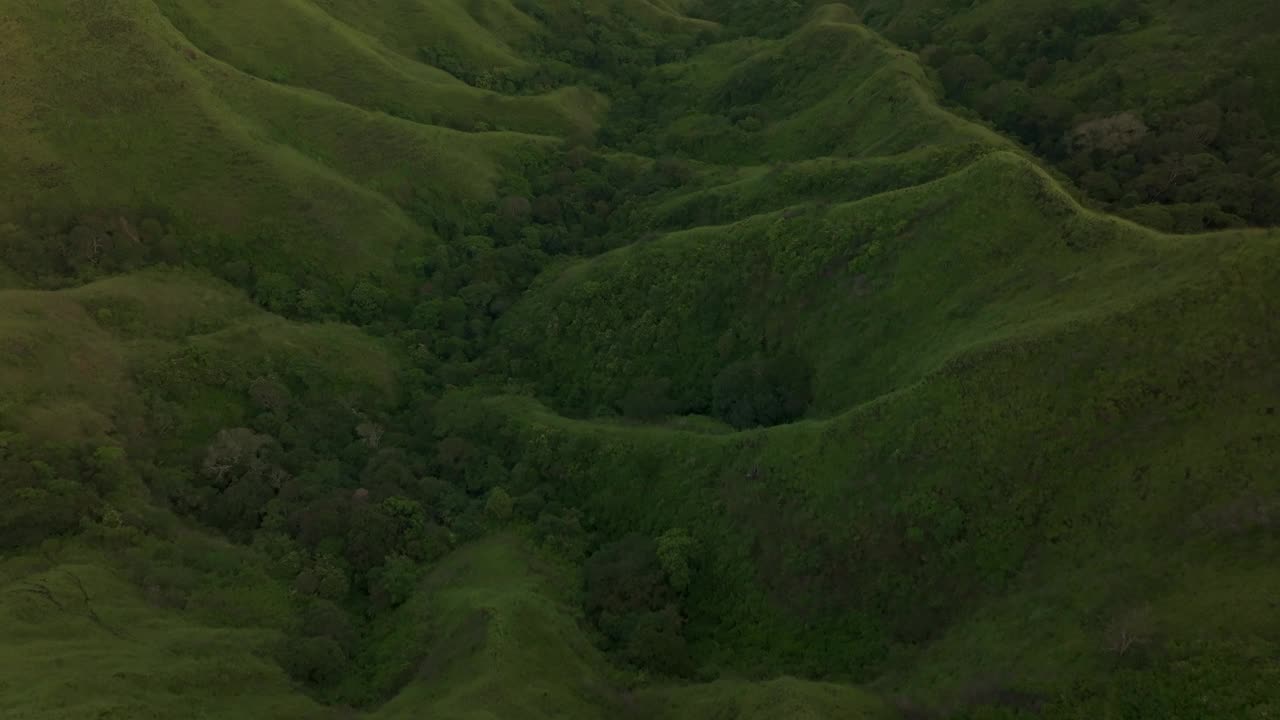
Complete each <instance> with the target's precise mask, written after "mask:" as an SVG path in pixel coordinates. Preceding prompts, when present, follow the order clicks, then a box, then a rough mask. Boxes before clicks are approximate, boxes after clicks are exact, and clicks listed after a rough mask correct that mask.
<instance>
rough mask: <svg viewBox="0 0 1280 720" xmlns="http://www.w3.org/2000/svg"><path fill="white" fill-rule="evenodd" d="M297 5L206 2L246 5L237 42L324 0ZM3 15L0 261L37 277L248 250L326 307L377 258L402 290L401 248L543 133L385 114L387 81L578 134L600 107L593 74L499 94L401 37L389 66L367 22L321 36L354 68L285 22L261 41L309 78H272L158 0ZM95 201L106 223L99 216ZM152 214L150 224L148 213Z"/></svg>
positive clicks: (414, 251)
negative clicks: (537, 90) (448, 70)
mask: <svg viewBox="0 0 1280 720" xmlns="http://www.w3.org/2000/svg"><path fill="white" fill-rule="evenodd" d="M304 6H305V7H310V6H308V5H306V4H302V3H299V4H296V7H295V6H293V5H291V6H287V7H286V6H281V7H275V8H274V9H273V10H271V11H270V12H267V10H266V7H265V6H262V7H261V8H259V9H258V12H261V13H263V14H264V15H265V17H256V16H254V15H252V14H251V13H239V14H237V13H235V12H232V11H234V10H235V8H225V10H226V11H227V12H219V13H215V19H229V18H237V19H238V20H239V21H243V27H241V28H240V30H241V31H243V33H244V34H243V35H242V36H241V37H242V39H243V40H244V41H245V42H244V44H243V47H245V48H248V49H254V48H256V46H255V45H253V44H252V43H249V42H248V40H247V38H248V34H249V33H251V32H257V31H263V32H272V28H273V27H274V28H276V29H281V26H275V25H272V24H271V22H273V21H274V22H277V23H283V24H284V25H286V26H287V27H288V28H290V29H292V30H293V31H297V32H301V31H303V30H305V29H306V28H308V27H310V26H308V25H307V24H306V22H308V20H307V18H312V19H313V20H314V18H313V17H312V15H310V14H308V12H312V11H314V9H312V11H308V12H304ZM184 7H187V8H192V7H195V5H194V4H191V3H188V4H187V5H184ZM255 7H258V6H256V5H255ZM288 8H294V9H293V10H288ZM6 23H7V25H8V31H7V33H6V37H9V38H11V41H8V42H6V43H5V46H4V50H3V51H0V52H3V53H4V56H3V58H0V60H2V61H3V65H4V67H5V71H4V72H5V73H6V75H7V78H6V82H5V83H4V87H5V91H4V92H5V98H4V99H5V102H4V108H5V109H4V111H3V112H4V120H3V121H2V124H3V128H4V132H5V133H6V138H7V140H9V141H8V142H6V143H5V152H4V155H3V156H0V163H2V164H0V171H2V172H3V174H4V176H5V177H6V178H7V180H6V182H5V186H4V195H3V196H4V203H3V205H0V213H3V216H4V218H5V223H4V225H3V226H0V227H3V228H4V229H5V231H6V232H5V235H4V241H5V248H6V250H5V257H6V260H7V264H8V265H9V266H10V267H11V268H12V269H14V270H16V271H18V272H21V273H23V274H24V275H27V276H28V277H31V278H46V279H47V278H50V277H56V276H63V275H66V274H72V275H77V274H81V275H82V274H86V273H88V274H92V273H93V272H95V269H96V268H104V269H118V268H120V267H122V266H123V267H128V266H131V265H136V264H137V263H138V262H139V261H140V259H150V260H152V261H154V260H156V259H159V260H163V261H167V262H180V261H186V262H196V263H199V264H201V265H203V266H205V267H207V268H210V269H212V270H214V271H216V272H224V270H225V267H224V266H225V264H226V263H227V262H229V261H238V262H241V263H244V262H247V263H249V264H251V265H252V266H253V267H254V268H255V269H256V271H257V272H258V273H260V274H261V273H266V272H276V273H283V274H286V275H288V276H290V277H292V279H293V281H294V282H295V283H297V284H298V285H301V286H304V287H305V286H307V285H311V286H312V289H313V290H314V291H315V293H316V295H317V296H318V301H317V303H316V304H317V305H318V308H317V309H313V310H312V312H313V313H317V314H323V313H325V312H332V311H333V310H334V309H335V308H336V307H338V306H340V305H341V304H342V303H343V302H345V298H344V296H345V294H346V292H347V291H349V289H350V287H351V285H353V284H354V283H355V281H356V280H357V279H358V278H361V277H363V276H366V275H375V276H377V277H380V278H382V280H383V282H386V283H389V284H390V287H391V288H392V289H394V290H397V291H399V292H400V293H407V292H408V285H407V282H408V278H407V277H405V271H404V269H403V268H402V267H399V265H402V264H403V263H404V261H405V259H406V258H408V257H412V256H416V255H419V254H421V253H422V252H423V251H424V250H423V248H424V247H427V245H428V243H430V242H434V241H436V240H437V238H436V235H435V233H434V231H433V227H434V226H435V225H436V224H438V223H445V222H446V221H447V219H448V218H449V217H451V216H455V215H457V214H459V210H458V208H461V207H463V206H465V205H467V204H468V203H476V202H486V201H491V200H492V198H493V196H494V193H495V189H494V184H495V182H496V180H497V177H498V175H499V174H500V171H501V170H502V169H503V168H504V167H505V166H508V165H510V164H512V163H514V162H515V161H516V158H517V156H519V155H520V153H522V152H527V151H526V150H523V148H529V147H537V146H538V145H540V144H541V143H543V142H544V139H543V138H538V137H531V136H523V135H516V134H509V133H485V134H472V133H462V132H458V131H454V130H448V129H445V128H441V127H436V126H430V125H422V124H417V123H412V122H408V121H404V120H399V119H396V118H393V117H390V116H388V115H385V114H383V113H384V112H385V111H388V110H393V109H394V108H392V107H391V106H390V105H388V104H385V103H383V102H382V100H381V99H380V98H384V97H385V98H390V97H405V98H413V99H414V100H415V101H416V102H420V103H422V104H423V105H422V107H433V108H439V109H440V112H441V113H442V115H441V117H442V118H445V117H446V116H447V113H449V112H455V113H458V114H459V116H460V117H465V118H466V120H467V123H465V124H466V127H467V129H471V127H472V125H471V124H470V123H471V121H472V120H476V121H480V122H487V123H488V124H489V125H490V126H492V125H495V124H498V123H496V122H494V120H495V118H497V117H501V118H503V119H504V124H506V125H509V126H513V127H518V128H523V129H534V130H538V131H540V132H546V131H556V132H565V133H568V132H570V130H571V129H572V128H575V127H581V126H589V125H590V123H591V122H592V120H591V117H592V113H593V112H594V109H593V108H594V107H595V100H593V99H592V97H591V96H590V95H589V94H588V93H578V92H576V91H571V90H570V91H565V93H562V94H561V95H560V96H558V98H559V99H555V98H551V97H550V96H547V97H542V98H503V97H500V96H497V95H495V94H493V93H486V92H483V91H479V90H476V89H474V88H470V87H468V86H466V85H465V84H463V83H461V82H460V81H458V80H456V79H453V78H451V77H449V76H448V75H446V74H445V73H443V72H441V71H438V70H435V69H433V68H430V67H428V66H425V65H421V64H419V63H416V62H413V61H410V60H407V59H404V58H399V56H397V58H398V59H397V60H396V62H397V63H400V64H401V65H403V66H404V67H399V66H397V65H395V64H391V65H388V64H387V63H390V62H391V61H386V62H382V61H376V57H377V56H376V54H375V51H376V48H374V49H370V47H367V46H366V45H367V43H364V41H363V40H361V41H360V42H361V43H364V44H359V43H357V44H352V45H350V46H349V47H350V49H349V52H350V53H352V54H353V57H352V58H349V59H348V60H345V61H344V60H342V58H341V56H340V55H339V54H336V53H335V52H334V50H333V48H332V47H331V48H328V49H327V50H326V52H325V53H323V54H321V56H320V57H323V58H333V59H334V60H335V61H336V62H347V63H348V67H350V68H352V72H356V73H357V74H356V75H344V74H342V73H336V72H332V68H330V67H328V66H324V65H314V64H308V58H293V57H292V56H291V55H290V54H289V53H290V52H292V51H293V50H298V51H301V50H302V49H304V48H309V47H316V46H317V45H318V43H316V42H313V41H307V42H303V41H297V40H296V38H297V37H298V36H293V39H288V38H290V36H289V35H288V34H287V33H286V34H283V35H273V37H277V38H280V39H282V40H285V39H288V40H287V43H286V45H285V46H283V47H276V46H266V47H264V48H260V49H257V50H254V51H255V52H258V53H259V55H258V56H255V57H259V59H260V61H261V62H262V63H286V64H288V63H292V64H294V65H296V66H297V67H298V71H297V72H298V73H300V74H301V75H302V76H301V77H300V79H299V81H298V83H300V84H302V85H303V86H306V87H307V88H308V89H306V90H304V89H300V88H298V87H288V86H283V85H280V84H275V83H270V82H267V81H265V80H261V79H256V78H254V77H251V76H249V75H246V74H244V73H242V72H240V71H239V70H237V69H235V68H233V67H230V66H228V65H227V64H225V63H223V62H221V61H219V60H218V59H216V58H215V57H211V56H209V55H207V54H205V52H204V49H203V48H200V47H199V46H193V45H192V38H190V37H187V36H184V35H183V34H181V33H180V32H178V30H176V29H175V28H174V26H173V25H171V24H170V23H169V22H168V20H167V19H166V18H165V16H163V15H161V14H160V13H159V12H158V11H157V9H156V8H155V6H154V5H152V4H151V3H142V2H131V1H129V0H118V1H116V2H110V3H91V4H86V3H71V2H68V3H61V4H58V5H56V6H55V5H50V4H48V3H19V4H17V5H16V6H15V7H14V8H13V9H12V12H10V13H9V14H7V15H6ZM329 24H330V25H333V23H329ZM334 27H335V29H334V32H337V31H338V30H340V29H341V28H340V27H338V26H334ZM231 31H232V30H228V32H231ZM316 32H317V33H318V32H321V31H320V30H316ZM344 37H345V36H344ZM348 39H349V40H350V39H351V38H348ZM210 42H212V41H210ZM335 42H336V41H335ZM351 42H352V43H355V40H351ZM214 49H215V50H216V48H214ZM359 53H363V55H359V56H360V57H366V56H367V57H370V58H374V59H370V60H368V61H367V62H368V63H374V68H373V69H369V70H367V71H366V72H360V71H359V70H360V68H361V67H362V65H360V63H359V62H358V61H357V59H356V58H355V55H354V54H359ZM55 58H56V60H55ZM230 59H233V60H234V59H235V58H230ZM379 63H381V64H379ZM291 67H292V65H291ZM397 68H399V69H397ZM405 68H409V69H405ZM344 77H347V78H350V79H349V80H348V82H349V84H350V86H351V87H360V88H368V89H369V92H368V93H366V94H363V95H361V94H359V93H354V92H347V91H345V90H344V89H343V87H342V86H339V85H336V83H338V82H340V81H341V80H342V78H344ZM383 77H385V78H388V79H387V80H386V82H385V83H383V84H382V85H379V80H378V78H383ZM308 79H310V80H314V84H312V85H309V86H307V85H306V82H305V81H306V80H308ZM380 87H385V88H386V89H385V91H384V90H380V89H379V88H380ZM310 89H315V90H320V91H325V92H328V93H329V96H325V95H321V94H319V93H316V92H311V91H310ZM378 93H382V94H381V95H379V94H378ZM342 101H347V102H345V103H344V102H342ZM350 103H357V104H354V105H353V104H350ZM359 103H364V104H363V105H360V104H359ZM484 108H489V110H485V109H484ZM486 113H488V114H486ZM430 115H431V113H429V112H427V111H425V110H424V111H423V112H422V113H418V119H427V120H430V119H432V118H431V117H430ZM522 117H528V118H530V120H529V122H527V123H526V122H521V121H519V120H518V119H519V118H522ZM486 118H487V120H486ZM454 124H455V125H456V124H460V123H454ZM446 177H457V178H459V181H457V182H452V181H450V182H446V181H443V178H446ZM104 215H105V216H108V217H109V221H108V225H109V227H108V228H106V229H100V228H98V227H95V222H97V219H98V218H99V217H100V216H104ZM117 218H119V222H117ZM264 219H265V220H264ZM145 221H150V223H149V225H150V226H151V227H153V229H152V230H150V231H148V230H147V229H146V228H142V227H140V225H141V224H142V223H144V222H145ZM121 223H124V224H123V225H121ZM99 224H100V223H99ZM77 226H88V230H89V231H86V232H79V233H77V232H75V231H76V229H77ZM178 235H181V240H180V241H179V240H177V239H176V237H177V236H178ZM226 274H227V276H228V277H232V278H233V279H234V278H237V276H239V275H243V274H244V271H243V270H237V269H232V270H230V271H227V272H226ZM248 282H252V279H251V278H250V279H249V280H248Z"/></svg>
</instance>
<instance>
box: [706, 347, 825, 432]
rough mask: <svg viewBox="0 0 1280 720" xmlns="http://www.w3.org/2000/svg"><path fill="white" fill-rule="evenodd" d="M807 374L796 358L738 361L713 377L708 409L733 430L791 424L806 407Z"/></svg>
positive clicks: (807, 402) (807, 398)
mask: <svg viewBox="0 0 1280 720" xmlns="http://www.w3.org/2000/svg"><path fill="white" fill-rule="evenodd" d="M810 395H811V391H810V388H809V372H808V369H807V368H806V366H805V364H804V361H803V360H801V359H799V358H797V357H782V358H771V359H764V358H759V357H755V358H750V359H746V360H738V361H736V362H733V363H731V364H729V365H728V366H726V367H725V369H724V370H721V371H720V374H718V375H716V379H715V384H714V386H713V388H712V391H711V409H712V412H714V413H715V414H716V416H718V417H719V418H720V419H722V420H724V421H725V422H727V423H729V424H730V425H733V426H734V427H736V428H751V427H757V426H761V425H764V426H769V425H777V424H780V423H784V422H787V421H789V420H794V419H796V418H798V417H800V416H801V415H802V414H804V411H805V409H806V408H807V407H808V406H809V401H810Z"/></svg>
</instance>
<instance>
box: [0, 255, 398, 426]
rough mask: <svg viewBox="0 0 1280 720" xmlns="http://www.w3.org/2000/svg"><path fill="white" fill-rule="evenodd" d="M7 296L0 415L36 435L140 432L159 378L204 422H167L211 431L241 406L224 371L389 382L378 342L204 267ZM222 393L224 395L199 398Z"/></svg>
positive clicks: (341, 382) (348, 383)
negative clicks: (313, 319)
mask: <svg viewBox="0 0 1280 720" xmlns="http://www.w3.org/2000/svg"><path fill="white" fill-rule="evenodd" d="M0 298H3V303H2V304H0V308H3V309H2V310H0V327H2V328H3V334H4V335H3V336H4V352H3V354H2V355H0V413H3V415H4V419H5V421H6V424H7V425H9V426H11V427H19V428H22V429H23V432H24V433H26V434H28V435H30V436H32V437H33V438H35V439H37V440H61V441H67V442H74V441H81V440H101V439H105V438H108V437H120V436H124V437H131V438H133V439H135V440H141V439H142V438H141V437H140V436H139V429H140V428H142V427H144V426H146V425H152V426H154V421H155V419H156V418H155V417H154V413H155V412H157V410H158V408H157V407H156V406H155V405H154V404H149V403H148V402H147V401H148V400H149V399H152V396H153V394H154V393H155V392H156V391H157V390H158V389H160V387H164V386H168V387H169V388H170V389H171V390H173V391H174V392H175V393H177V399H181V398H184V397H185V398H186V400H187V401H188V403H189V406H188V407H186V408H184V410H185V411H186V412H185V414H186V415H187V417H188V418H189V419H190V420H191V422H195V423H197V424H200V425H201V426H200V427H186V428H183V427H173V428H168V430H169V431H171V432H173V433H179V434H189V435H190V436H195V437H202V436H207V435H208V433H210V432H214V431H216V430H217V429H219V428H220V427H225V426H226V424H227V422H229V421H231V422H235V421H237V420H238V418H239V414H240V413H241V412H242V409H241V407H240V406H241V405H242V404H243V400H242V399H240V398H239V397H237V394H236V393H233V392H229V391H227V390H225V389H223V387H222V386H223V385H224V384H225V383H226V382H227V381H228V379H229V378H231V377H236V376H243V377H252V376H253V375H254V374H255V373H270V372H271V371H272V370H273V369H274V370H281V369H283V368H284V367H286V366H288V365H297V366H301V367H305V368H307V370H306V372H308V373H311V372H314V373H315V378H314V381H315V382H317V383H320V384H325V385H330V386H331V387H332V388H333V389H334V390H337V391H339V392H341V391H342V389H343V388H348V389H349V388H361V389H363V390H367V391H368V392H370V393H373V394H374V395H375V396H376V395H382V396H384V397H386V396H389V395H390V394H391V393H392V392H394V360H393V359H392V357H391V356H390V354H389V353H388V352H387V350H386V348H384V347H383V346H382V345H381V344H380V343H378V342H377V341H375V340H373V339H372V338H369V337H367V336H365V335H363V334H361V333H360V332H359V331H357V330H355V329H353V328H351V327H348V326H343V325H336V324H334V325H321V324H312V325H302V324H295V323H290V322H287V321H285V320H283V319H281V318H279V317H277V316H274V315H270V314H268V313H265V312H263V311H262V310H261V309H259V308H258V307H257V306H255V305H254V304H252V303H251V302H249V301H248V299H247V298H245V297H244V295H243V293H241V292H239V291H236V290H234V289H232V288H230V287H228V286H227V285H226V284H225V283H222V282H221V281H216V280H213V279H211V278H209V277H207V276H206V275H203V274H198V273H188V272H176V271H144V272H141V273H137V274H133V275H125V276H117V277H113V278H110V279H106V280H101V281H98V282H95V283H91V284H89V285H84V286H81V287H78V288H75V289H71V290H61V291H41V290H3V291H0ZM220 394H221V395H225V396H226V398H227V400H226V401H224V402H213V403H212V404H207V403H196V402H194V399H195V398H197V397H202V398H203V399H204V400H206V401H209V400H211V399H216V397H217V396H218V395H220ZM188 403H180V404H188ZM210 408H214V409H215V410H214V411H212V412H211V413H210ZM217 409H221V412H219V411H218V410H217ZM201 412H205V413H210V416H209V417H205V418H202V419H198V418H200V413H201ZM201 420H203V422H202V421H201ZM204 423H207V426H206V425H204ZM175 439H180V438H177V437H175Z"/></svg>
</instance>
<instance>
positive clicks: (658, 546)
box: [583, 529, 694, 676]
mask: <svg viewBox="0 0 1280 720" xmlns="http://www.w3.org/2000/svg"><path fill="white" fill-rule="evenodd" d="M693 549H694V544H693V541H692V539H691V538H690V537H689V535H688V533H687V532H685V531H684V530H682V529H676V530H672V531H669V532H667V533H665V534H664V535H662V536H661V537H660V538H658V539H657V540H655V539H653V538H647V537H644V536H641V535H636V534H631V535H627V536H625V537H623V538H621V539H620V540H617V541H614V542H610V543H606V544H605V545H603V546H601V547H600V549H598V550H596V552H595V553H593V554H592V555H591V556H590V557H589V558H588V559H587V561H586V564H585V566H584V568H583V578H584V596H583V602H584V606H585V609H586V612H587V617H588V618H589V619H590V620H591V621H592V622H593V623H594V624H595V626H596V628H597V629H598V630H599V631H600V634H601V637H602V644H603V647H604V649H605V650H606V651H607V652H609V653H610V654H612V655H613V656H614V657H616V658H618V659H619V660H622V661H623V662H625V663H627V664H629V665H631V666H633V667H636V668H639V669H643V670H648V671H650V672H656V673H660V674H664V675H674V676H684V675H688V674H689V673H690V672H692V670H693V659H692V656H691V655H690V653H689V648H688V644H687V642H686V640H685V637H684V631H683V627H684V614H683V611H682V609H681V602H682V597H683V594H684V592H685V590H686V589H687V588H688V585H689V580H690V573H691V566H690V562H691V554H692V552H693Z"/></svg>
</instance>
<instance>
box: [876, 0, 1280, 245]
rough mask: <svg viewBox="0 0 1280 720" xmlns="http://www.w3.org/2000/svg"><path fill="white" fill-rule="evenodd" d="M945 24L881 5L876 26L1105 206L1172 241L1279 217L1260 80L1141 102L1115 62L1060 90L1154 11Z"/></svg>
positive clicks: (1099, 10) (1112, 7)
mask: <svg viewBox="0 0 1280 720" xmlns="http://www.w3.org/2000/svg"><path fill="white" fill-rule="evenodd" d="M948 17H949V16H948V15H947V14H946V13H945V12H942V11H941V10H937V9H935V11H933V12H924V11H919V10H917V11H902V12H900V13H888V12H886V13H879V12H875V11H874V10H873V11H869V14H868V21H869V22H872V23H873V24H883V27H884V30H885V31H886V32H887V33H888V35H889V37H890V38H892V39H894V40H896V41H898V42H900V43H903V44H905V45H907V46H908V47H911V48H913V49H917V50H918V51H919V52H920V54H921V57H922V58H923V59H924V60H926V61H927V62H928V63H929V64H930V65H931V66H933V67H934V68H935V69H936V70H937V73H938V77H939V79H940V80H941V83H942V86H943V88H944V89H945V91H946V95H947V97H948V99H950V100H951V101H953V102H956V103H959V104H962V105H965V106H967V107H970V108H973V109H974V110H976V111H977V112H978V113H979V114H980V115H981V116H982V117H983V118H985V119H987V120H989V121H991V122H992V123H993V124H994V125H995V126H996V127H998V128H999V129H1000V130H1002V131H1004V132H1006V133H1008V134H1010V135H1013V136H1014V137H1016V138H1018V139H1019V140H1021V141H1022V142H1023V143H1024V144H1025V145H1026V146H1027V147H1029V148H1031V149H1033V150H1034V151H1035V152H1036V153H1037V154H1038V155H1040V156H1042V157H1044V158H1047V159H1048V160H1050V161H1051V162H1053V163H1054V164H1055V165H1056V166H1057V167H1058V168H1059V169H1061V170H1062V171H1064V172H1065V173H1067V174H1068V175H1069V176H1070V177H1071V178H1072V179H1073V180H1074V181H1075V182H1076V184H1077V185H1078V186H1079V187H1080V188H1081V189H1082V190H1084V191H1085V192H1086V193H1087V194H1088V195H1089V197H1091V198H1093V199H1094V200H1096V201H1098V202H1099V203H1101V204H1102V205H1103V206H1104V207H1106V208H1107V209H1109V210H1113V211H1117V212H1120V213H1122V214H1124V215H1127V216H1129V217H1131V218H1132V219H1134V220H1137V221H1139V222H1142V223H1144V224H1147V225H1150V226H1152V227H1154V228H1156V229H1159V230H1164V231H1173V232H1200V231H1204V230H1214V229H1222V228H1230V227H1240V226H1244V225H1270V224H1274V223H1276V222H1280V184H1278V183H1277V178H1276V176H1275V172H1274V168H1273V166H1272V164H1271V162H1270V161H1269V160H1268V158H1272V157H1275V155H1276V153H1277V152H1280V142H1278V141H1277V138H1276V136H1275V133H1274V132H1273V131H1272V129H1271V128H1270V127H1269V125H1268V123H1267V121H1266V118H1265V116H1264V114H1263V110H1264V107H1265V103H1264V102H1263V100H1262V99H1261V98H1260V97H1259V92H1261V90H1260V89H1259V86H1258V84H1257V82H1256V81H1255V80H1254V79H1253V78H1251V77H1249V76H1247V75H1244V74H1242V75H1240V76H1237V77H1232V78H1229V79H1226V80H1224V81H1223V82H1220V83H1216V84H1212V85H1210V86H1208V87H1207V89H1206V90H1204V91H1203V92H1202V93H1201V94H1200V95H1199V96H1196V97H1187V99H1185V100H1179V101H1178V102H1174V103H1169V102H1164V101H1159V100H1142V99H1140V98H1139V97H1134V96H1135V94H1136V93H1138V92H1140V89H1139V88H1136V87H1132V86H1131V83H1132V82H1133V79H1132V77H1131V75H1132V73H1131V72H1128V70H1127V69H1125V68H1122V67H1120V66H1118V65H1117V64H1118V63H1123V62H1124V60H1123V58H1114V59H1112V60H1110V61H1106V62H1105V65H1106V66H1107V67H1105V69H1103V70H1100V71H1099V72H1100V77H1101V79H1100V80H1099V81H1098V82H1094V83H1090V84H1088V85H1085V86H1083V88H1084V89H1078V88H1077V87H1075V86H1073V85H1071V84H1069V83H1067V82H1065V81H1062V77H1063V76H1064V74H1065V73H1066V72H1068V70H1070V69H1071V68H1072V67H1073V66H1074V65H1078V64H1080V63H1083V62H1097V63H1101V62H1103V61H1102V60H1098V59H1097V58H1094V57H1092V56H1093V54H1094V53H1102V52H1104V51H1103V50H1101V49H1100V48H1102V47H1103V42H1104V41H1105V40H1106V39H1109V38H1113V37H1121V36H1124V35H1126V34H1128V33H1133V32H1136V31H1139V30H1140V29H1142V28H1143V27H1144V26H1146V25H1147V24H1148V23H1151V22H1153V20H1154V19H1155V16H1153V15H1152V13H1151V12H1150V11H1149V9H1148V8H1147V6H1146V4H1145V3H1142V2H1140V1H1139V0H1127V1H1126V2H1091V3H1083V4H1075V5H1072V4H1045V5H1044V6H1042V7H1040V8H1038V9H1037V10H1035V11H1034V12H1033V13H1032V14H1031V19H1030V21H1028V22H1020V23H1018V24H1016V25H1015V26H1013V27H1010V28H1003V27H986V26H978V27H974V28H971V29H970V30H968V31H967V32H965V33H958V32H955V31H953V30H950V29H949V26H948V25H946V20H947V19H948ZM1098 57H1101V55H1099V56H1098ZM1187 61H1188V62H1195V61H1194V60H1192V59H1191V58H1188V60H1187ZM1126 97H1132V98H1134V99H1132V100H1130V101H1129V104H1126V103H1125V101H1124V100H1123V99H1122V98H1126Z"/></svg>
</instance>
